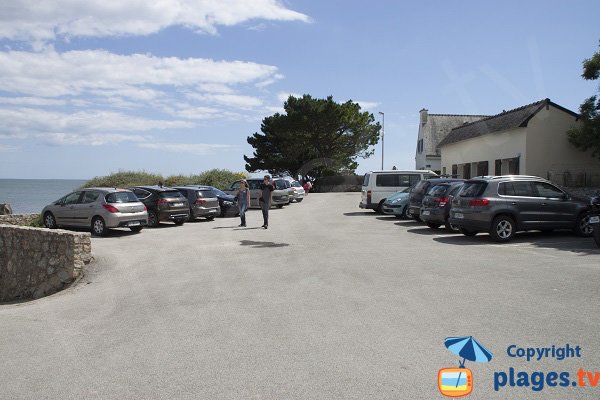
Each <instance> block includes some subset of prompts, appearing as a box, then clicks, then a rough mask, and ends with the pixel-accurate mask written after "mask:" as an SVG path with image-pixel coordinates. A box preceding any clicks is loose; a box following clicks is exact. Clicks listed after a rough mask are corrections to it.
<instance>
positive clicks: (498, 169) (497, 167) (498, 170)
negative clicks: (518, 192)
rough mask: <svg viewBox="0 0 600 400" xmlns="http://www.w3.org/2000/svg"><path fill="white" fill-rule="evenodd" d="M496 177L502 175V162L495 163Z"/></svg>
mask: <svg viewBox="0 0 600 400" xmlns="http://www.w3.org/2000/svg"><path fill="white" fill-rule="evenodd" d="M494 175H502V160H496V161H494Z"/></svg>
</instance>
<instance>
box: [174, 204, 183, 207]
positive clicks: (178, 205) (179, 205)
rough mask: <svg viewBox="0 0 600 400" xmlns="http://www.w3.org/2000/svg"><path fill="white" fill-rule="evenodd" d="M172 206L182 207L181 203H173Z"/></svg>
mask: <svg viewBox="0 0 600 400" xmlns="http://www.w3.org/2000/svg"><path fill="white" fill-rule="evenodd" d="M173 207H183V203H173Z"/></svg>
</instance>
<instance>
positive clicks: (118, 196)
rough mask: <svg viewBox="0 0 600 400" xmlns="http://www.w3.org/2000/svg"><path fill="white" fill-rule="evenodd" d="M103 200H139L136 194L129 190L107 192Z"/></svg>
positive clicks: (118, 201)
mask: <svg viewBox="0 0 600 400" xmlns="http://www.w3.org/2000/svg"><path fill="white" fill-rule="evenodd" d="M104 200H106V202H107V203H137V202H138V201H139V200H138V198H137V196H136V195H135V194H133V192H130V191H126V192H125V191H123V192H114V193H109V194H107V195H106V197H105V198H104Z"/></svg>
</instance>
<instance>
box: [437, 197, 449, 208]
mask: <svg viewBox="0 0 600 400" xmlns="http://www.w3.org/2000/svg"><path fill="white" fill-rule="evenodd" d="M434 201H435V202H436V203H439V205H440V207H444V206H445V205H446V204H448V201H449V199H448V198H447V197H437V198H435V199H434Z"/></svg>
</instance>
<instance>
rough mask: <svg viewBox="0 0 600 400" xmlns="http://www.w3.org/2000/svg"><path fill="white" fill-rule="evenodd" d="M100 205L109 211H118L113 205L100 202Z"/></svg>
mask: <svg viewBox="0 0 600 400" xmlns="http://www.w3.org/2000/svg"><path fill="white" fill-rule="evenodd" d="M102 207H104V209H105V210H106V211H108V212H109V213H118V212H119V209H118V208H117V207H115V206H111V205H110V204H102Z"/></svg>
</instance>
